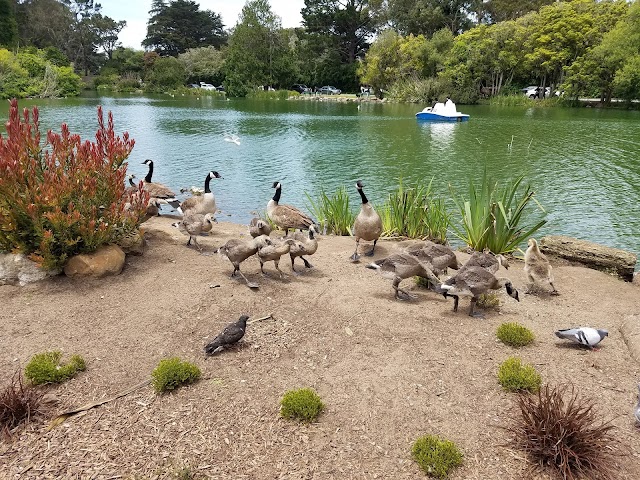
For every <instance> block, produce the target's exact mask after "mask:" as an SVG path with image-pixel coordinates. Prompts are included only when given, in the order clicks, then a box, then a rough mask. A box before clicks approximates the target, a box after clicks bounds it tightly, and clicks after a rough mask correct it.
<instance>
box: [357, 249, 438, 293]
mask: <svg viewBox="0 0 640 480" xmlns="http://www.w3.org/2000/svg"><path fill="white" fill-rule="evenodd" d="M367 268H370V269H373V270H377V271H378V273H380V275H382V277H384V278H387V279H390V280H393V283H392V286H393V289H394V290H395V291H396V293H395V298H397V299H398V300H408V299H411V298H417V297H416V296H415V295H412V294H410V293H408V292H407V291H405V290H403V289H401V288H400V282H402V280H404V279H405V278H409V277H415V276H418V277H422V278H426V279H428V280H429V281H430V282H433V283H434V284H437V285H439V284H440V279H439V278H438V277H437V276H436V275H435V273H433V265H431V264H430V263H428V262H425V261H422V260H420V259H419V258H418V257H416V256H414V255H411V254H410V253H394V254H393V255H390V256H388V257H386V258H383V259H381V260H376V261H375V262H373V263H370V264H369V265H367ZM401 294H402V295H401Z"/></svg>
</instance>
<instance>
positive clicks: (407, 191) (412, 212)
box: [379, 180, 449, 243]
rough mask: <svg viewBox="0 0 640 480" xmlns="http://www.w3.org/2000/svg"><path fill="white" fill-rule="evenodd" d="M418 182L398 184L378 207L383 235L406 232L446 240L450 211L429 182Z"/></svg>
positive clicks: (406, 235) (440, 240)
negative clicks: (413, 184) (435, 193)
mask: <svg viewBox="0 0 640 480" xmlns="http://www.w3.org/2000/svg"><path fill="white" fill-rule="evenodd" d="M432 182H433V180H431V181H430V182H429V184H428V185H424V184H421V183H418V184H416V185H415V186H413V187H406V186H404V185H403V184H402V180H400V184H399V185H398V188H397V189H396V190H395V191H393V192H391V193H390V194H389V198H388V199H387V201H386V202H385V204H384V205H383V206H382V207H381V208H380V210H379V214H380V218H381V219H382V230H383V235H384V236H405V237H409V238H428V239H430V240H433V241H434V242H437V243H445V242H446V239H447V228H448V226H449V214H448V213H447V210H446V208H445V203H444V200H442V199H440V198H435V197H434V195H433V192H432V190H431V184H432Z"/></svg>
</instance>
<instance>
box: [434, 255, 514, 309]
mask: <svg viewBox="0 0 640 480" xmlns="http://www.w3.org/2000/svg"><path fill="white" fill-rule="evenodd" d="M502 287H505V289H506V290H507V294H508V295H509V296H510V297H513V298H515V299H516V300H517V301H518V302H519V301H520V297H519V295H518V290H516V289H515V288H514V287H513V285H512V284H511V280H509V279H508V278H502V277H501V278H498V277H496V276H495V275H494V274H493V273H491V272H489V271H487V270H485V269H484V268H482V267H468V268H461V269H460V270H459V271H458V273H457V274H456V275H455V276H453V277H451V278H449V279H448V280H445V281H444V282H443V283H442V285H440V289H441V290H444V292H443V295H444V296H445V297H449V296H450V297H453V298H454V304H453V311H454V312H457V311H458V300H459V297H460V296H465V297H471V307H470V308H469V316H471V317H482V314H479V313H476V312H475V311H474V309H475V305H476V302H477V301H478V297H479V296H480V295H482V294H483V293H487V292H488V291H489V290H498V289H499V288H502Z"/></svg>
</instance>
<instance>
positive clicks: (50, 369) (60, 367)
mask: <svg viewBox="0 0 640 480" xmlns="http://www.w3.org/2000/svg"><path fill="white" fill-rule="evenodd" d="M61 358H62V352H60V351H59V350H55V351H53V352H45V353H38V354H36V355H34V356H33V357H32V358H31V360H29V363H28V364H27V366H26V367H25V369H24V376H25V377H27V378H28V379H29V380H30V381H31V383H33V384H34V385H42V384H43V383H62V382H64V381H65V380H69V379H70V378H73V377H74V376H75V375H76V373H78V372H79V371H83V370H84V369H85V368H86V364H85V362H84V359H83V358H82V357H81V356H79V355H72V356H71V358H70V359H69V363H67V364H61V363H60V359H61Z"/></svg>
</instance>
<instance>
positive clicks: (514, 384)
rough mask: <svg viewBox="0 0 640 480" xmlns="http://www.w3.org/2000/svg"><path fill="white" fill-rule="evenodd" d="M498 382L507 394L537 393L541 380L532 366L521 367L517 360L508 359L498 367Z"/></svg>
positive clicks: (519, 361) (520, 361)
mask: <svg viewBox="0 0 640 480" xmlns="http://www.w3.org/2000/svg"><path fill="white" fill-rule="evenodd" d="M498 381H499V382H500V385H502V387H503V388H504V389H505V390H507V391H508V392H522V391H529V392H537V391H538V390H539V389H540V384H541V383H542V378H541V377H540V374H539V373H538V372H536V369H535V368H533V366H532V365H526V364H525V365H523V364H522V360H520V359H519V358H517V357H510V358H508V359H507V360H505V361H504V362H502V365H500V368H499V370H498Z"/></svg>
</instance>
